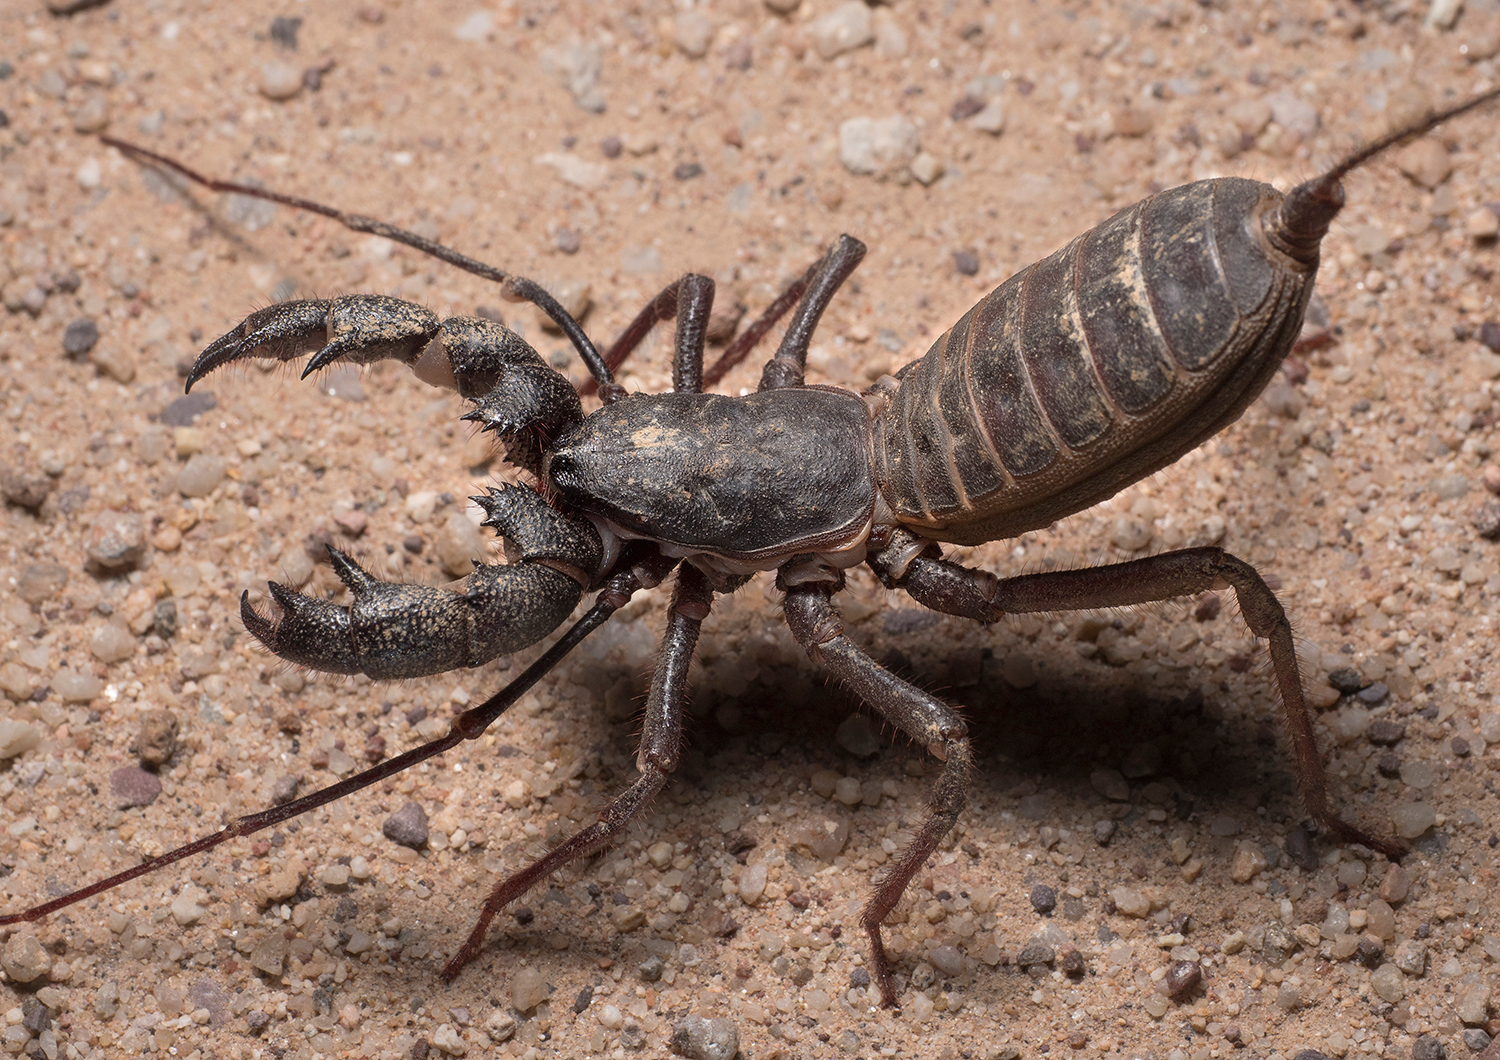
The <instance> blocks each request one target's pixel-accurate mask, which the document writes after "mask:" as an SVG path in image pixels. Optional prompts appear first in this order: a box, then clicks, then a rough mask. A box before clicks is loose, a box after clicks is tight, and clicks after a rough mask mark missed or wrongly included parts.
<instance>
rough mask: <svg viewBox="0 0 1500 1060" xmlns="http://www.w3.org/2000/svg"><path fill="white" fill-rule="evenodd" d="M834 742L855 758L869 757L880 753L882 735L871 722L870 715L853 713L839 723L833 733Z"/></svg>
mask: <svg viewBox="0 0 1500 1060" xmlns="http://www.w3.org/2000/svg"><path fill="white" fill-rule="evenodd" d="M833 738H834V742H835V743H837V744H838V745H839V747H841V748H843V749H844V750H845V751H848V752H849V753H850V754H852V755H853V756H854V757H855V758H869V757H871V756H872V755H877V754H879V753H880V748H881V741H880V737H879V736H877V735H876V734H875V729H874V727H873V726H871V724H870V719H869V716H868V715H865V714H851V715H849V716H848V717H847V718H845V719H844V720H843V721H842V722H840V723H839V727H838V730H837V731H836V732H835V733H834V735H833Z"/></svg>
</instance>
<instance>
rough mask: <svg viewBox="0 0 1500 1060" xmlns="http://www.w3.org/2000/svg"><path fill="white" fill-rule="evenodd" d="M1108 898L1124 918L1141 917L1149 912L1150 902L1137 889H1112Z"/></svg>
mask: <svg viewBox="0 0 1500 1060" xmlns="http://www.w3.org/2000/svg"><path fill="white" fill-rule="evenodd" d="M1109 896H1110V898H1111V899H1113V900H1114V903H1115V908H1116V909H1118V910H1119V911H1120V913H1121V914H1122V915H1124V916H1131V917H1143V916H1145V915H1146V914H1147V913H1149V912H1151V902H1150V900H1149V899H1148V898H1147V897H1146V896H1145V894H1144V893H1143V892H1142V891H1141V889H1140V888H1139V887H1114V888H1111V889H1110V892H1109Z"/></svg>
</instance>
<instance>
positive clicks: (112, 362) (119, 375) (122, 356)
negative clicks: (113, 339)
mask: <svg viewBox="0 0 1500 1060" xmlns="http://www.w3.org/2000/svg"><path fill="white" fill-rule="evenodd" d="M89 363H90V364H92V365H93V366H94V367H95V368H97V369H99V371H101V372H103V373H104V374H105V375H107V376H109V377H110V378H111V379H113V380H114V381H115V382H117V383H129V382H131V381H132V380H134V379H135V359H134V358H133V357H131V355H130V354H128V353H126V352H125V348H124V347H123V346H117V345H114V344H113V343H111V344H108V345H104V346H98V347H96V348H95V349H94V350H93V351H92V352H91V353H90V354H89Z"/></svg>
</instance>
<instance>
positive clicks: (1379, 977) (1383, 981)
mask: <svg viewBox="0 0 1500 1060" xmlns="http://www.w3.org/2000/svg"><path fill="white" fill-rule="evenodd" d="M1370 986H1371V988H1373V989H1374V991H1375V993H1377V994H1379V995H1380V998H1381V1000H1382V1001H1389V1002H1390V1003H1391V1004H1393V1005H1394V1004H1395V1003H1396V1002H1398V1001H1400V1000H1401V999H1402V998H1404V997H1405V996H1406V977H1405V976H1403V975H1402V974H1401V969H1400V968H1397V967H1396V966H1395V965H1394V964H1382V965H1381V966H1380V967H1379V968H1376V969H1375V970H1374V971H1373V972H1371V973H1370Z"/></svg>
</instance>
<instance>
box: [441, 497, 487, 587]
mask: <svg viewBox="0 0 1500 1060" xmlns="http://www.w3.org/2000/svg"><path fill="white" fill-rule="evenodd" d="M435 546H436V549H437V556H438V562H439V563H441V564H442V567H443V570H445V571H447V572H448V573H449V574H450V575H452V576H453V577H455V578H462V577H464V576H465V575H467V574H468V573H470V572H471V571H472V570H473V569H474V564H475V562H476V561H478V560H482V559H484V557H485V556H486V555H487V554H488V548H487V546H486V545H485V541H484V537H483V535H481V534H480V532H479V527H477V526H475V525H474V523H473V522H472V521H471V520H470V519H469V517H468V516H467V515H464V514H463V513H462V512H454V513H453V514H452V515H450V516H448V518H447V520H445V521H444V523H443V526H442V529H441V530H439V531H438V534H437V541H436V542H435Z"/></svg>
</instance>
